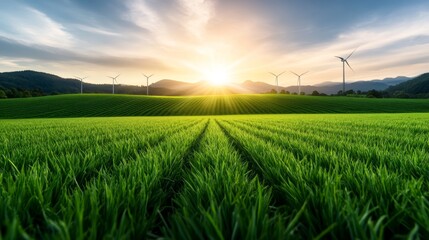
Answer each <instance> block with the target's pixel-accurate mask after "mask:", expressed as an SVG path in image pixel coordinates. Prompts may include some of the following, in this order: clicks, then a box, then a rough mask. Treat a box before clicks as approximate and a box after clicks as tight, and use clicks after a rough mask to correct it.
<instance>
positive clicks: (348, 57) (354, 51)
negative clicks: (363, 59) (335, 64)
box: [346, 48, 357, 60]
mask: <svg viewBox="0 0 429 240" xmlns="http://www.w3.org/2000/svg"><path fill="white" fill-rule="evenodd" d="M356 49H357V48H356ZM356 49H355V50H353V52H352V53H350V55H349V56H348V57H346V60H347V59H349V57H351V56H352V55H353V53H355V51H356Z"/></svg>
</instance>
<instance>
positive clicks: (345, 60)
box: [345, 60, 355, 72]
mask: <svg viewBox="0 0 429 240" xmlns="http://www.w3.org/2000/svg"><path fill="white" fill-rule="evenodd" d="M345 62H346V63H347V66H349V68H350V69H351V70H352V71H353V72H354V71H355V70H353V68H352V67H351V66H350V64H349V62H347V60H345Z"/></svg>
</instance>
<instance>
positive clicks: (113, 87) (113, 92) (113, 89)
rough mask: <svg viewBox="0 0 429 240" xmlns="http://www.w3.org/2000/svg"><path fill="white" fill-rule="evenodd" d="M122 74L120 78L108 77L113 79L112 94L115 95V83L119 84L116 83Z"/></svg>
mask: <svg viewBox="0 0 429 240" xmlns="http://www.w3.org/2000/svg"><path fill="white" fill-rule="evenodd" d="M120 75H121V74H118V76H116V77H109V76H107V77H108V78H111V79H112V94H115V82H116V83H118V81H116V79H117V78H118V77H119V76H120Z"/></svg>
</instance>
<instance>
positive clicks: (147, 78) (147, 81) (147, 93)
mask: <svg viewBox="0 0 429 240" xmlns="http://www.w3.org/2000/svg"><path fill="white" fill-rule="evenodd" d="M143 76H145V77H146V95H149V78H151V77H152V76H153V74H151V75H149V76H148V75H146V74H143Z"/></svg>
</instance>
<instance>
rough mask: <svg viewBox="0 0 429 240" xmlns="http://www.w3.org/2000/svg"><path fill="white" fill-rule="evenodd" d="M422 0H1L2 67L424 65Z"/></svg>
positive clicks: (322, 69)
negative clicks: (346, 62)
mask: <svg viewBox="0 0 429 240" xmlns="http://www.w3.org/2000/svg"><path fill="white" fill-rule="evenodd" d="M428 23H429V4H427V0H410V1H400V0H380V1H370V0H364V1H340V0H331V1H314V0H313V1H310V0H303V1H292V0H267V1H261V0H234V1H228V0H218V1H215V0H205V1H204V0H165V1H160V0H146V1H145V0H112V1H102V0H94V1H85V0H75V1H69V0H57V1H31V0H20V1H2V2H1V3H0V72H6V71H19V70H27V69H30V70H35V71H43V72H48V73H52V74H56V75H59V76H61V77H69V78H71V77H73V76H88V78H87V80H86V81H87V82H90V83H109V82H110V80H109V78H107V77H106V76H116V75H118V74H121V75H120V77H119V78H118V83H120V84H134V85H141V84H144V85H145V84H146V83H145V81H146V79H145V78H144V77H142V73H145V74H154V76H153V78H151V81H152V82H155V81H159V80H161V79H173V80H180V81H187V82H197V81H207V82H209V83H210V84H212V85H214V86H219V85H224V84H228V83H239V82H243V81H246V80H253V81H262V82H267V83H271V84H274V78H273V76H272V75H270V74H269V73H268V72H282V71H287V72H286V73H285V74H284V75H282V76H281V77H280V79H279V84H280V85H282V86H289V85H294V84H296V76H294V75H293V74H290V71H294V72H306V71H309V73H308V74H306V75H305V76H304V77H303V79H302V84H303V85H309V84H316V83H321V82H325V81H335V82H340V81H341V80H342V72H341V71H342V65H341V62H340V61H339V60H338V59H337V58H335V57H334V56H347V55H348V54H349V53H350V52H351V51H353V50H355V49H357V50H356V52H355V54H354V55H353V56H352V57H351V58H350V60H349V63H350V65H351V66H352V67H353V69H354V72H353V71H351V70H347V71H348V72H347V78H348V81H358V80H372V79H382V78H385V77H396V76H400V75H401V76H410V77H412V76H416V75H419V74H421V73H424V72H427V71H428V62H429V24H428Z"/></svg>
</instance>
